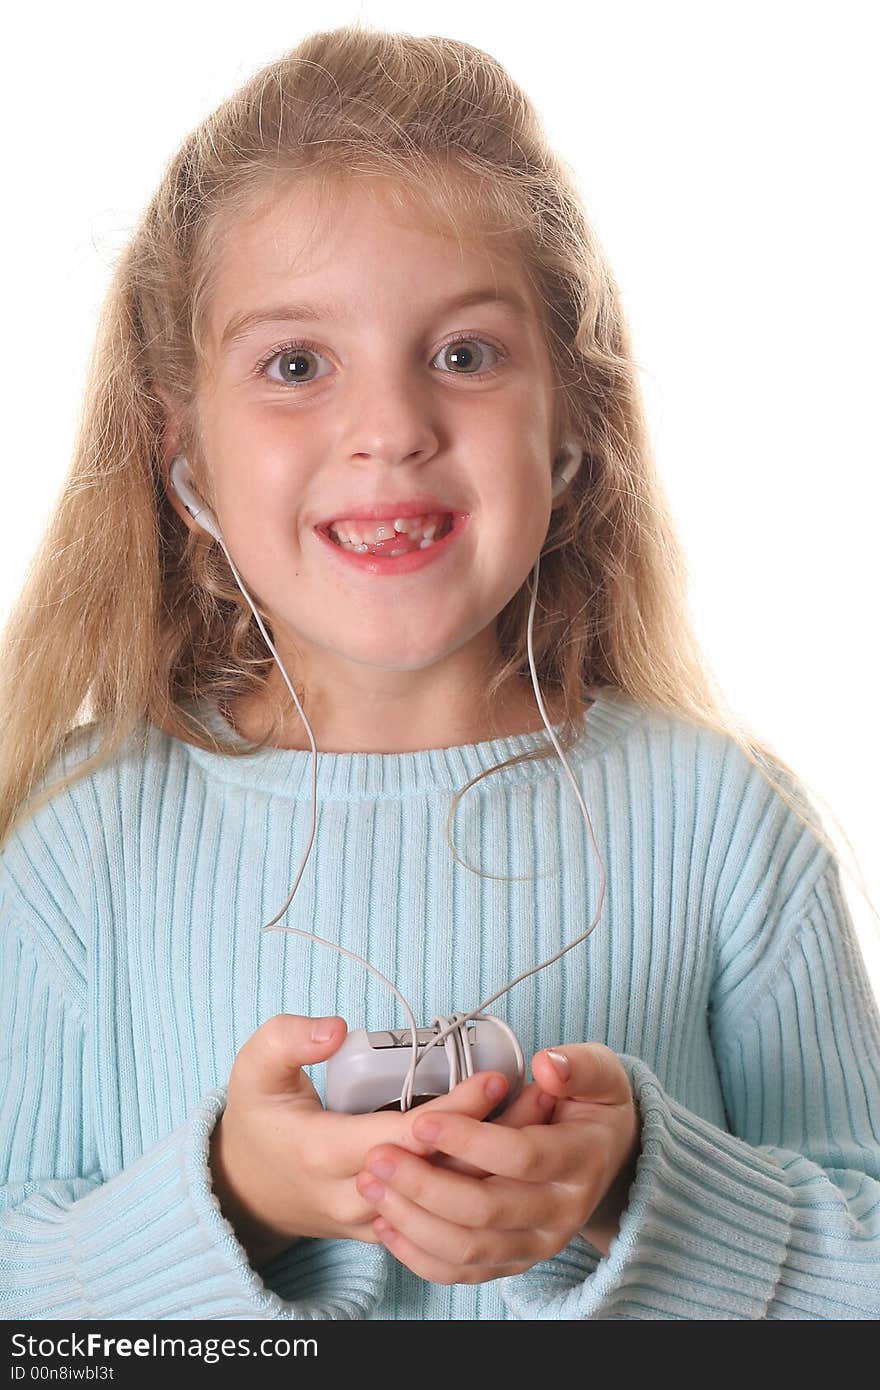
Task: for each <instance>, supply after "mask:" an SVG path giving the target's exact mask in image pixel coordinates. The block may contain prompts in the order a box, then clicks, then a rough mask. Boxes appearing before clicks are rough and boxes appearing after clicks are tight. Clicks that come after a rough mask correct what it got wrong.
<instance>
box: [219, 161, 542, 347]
mask: <svg viewBox="0 0 880 1390" xmlns="http://www.w3.org/2000/svg"><path fill="white" fill-rule="evenodd" d="M441 281H442V282H443V283H440V282H441ZM477 281H479V283H481V284H482V283H489V284H493V283H498V284H501V283H503V284H505V285H508V286H511V287H515V288H516V289H517V290H518V291H519V293H520V295H521V297H522V298H523V299H524V300H525V301H526V302H527V304H528V305H529V307H530V308H531V309H532V311H533V313H534V314H535V317H536V318H537V317H539V308H538V301H537V297H536V296H535V294H534V290H533V287H532V285H531V281H530V277H529V274H528V270H527V267H526V265H525V263H524V260H523V257H522V255H521V251H520V248H519V246H518V244H517V242H516V239H515V237H514V236H513V235H512V234H511V232H510V231H509V229H507V228H499V227H497V226H493V225H492V224H491V221H490V218H489V217H488V215H487V213H486V210H485V208H484V207H482V206H481V204H480V200H479V191H478V190H475V189H473V188H471V187H469V186H468V185H466V184H464V183H461V182H451V181H445V182H444V183H442V184H436V185H435V184H431V183H427V184H424V185H422V186H421V187H420V188H418V189H416V188H414V187H412V186H410V185H408V184H405V183H400V182H395V181H394V180H392V179H390V178H376V177H372V178H369V179H350V180H342V179H334V180H333V181H327V182H324V183H321V182H319V181H318V180H316V179H314V178H308V177H306V178H304V179H299V178H298V179H297V183H296V185H295V186H292V185H291V183H290V181H289V179H288V181H287V182H286V183H282V182H280V181H279V182H278V184H277V185H275V186H272V187H270V188H268V189H266V190H263V191H261V193H260V194H258V195H255V196H254V197H253V199H252V200H251V202H250V204H249V205H248V206H247V207H246V208H244V209H242V210H241V211H239V212H238V214H237V215H235V216H234V217H231V218H229V219H228V220H227V222H226V223H225V224H224V225H223V226H222V227H219V228H218V235H217V237H216V241H215V246H214V251H213V254H212V256H211V293H210V301H211V313H210V319H211V327H210V338H211V341H212V345H213V346H214V348H215V349H216V348H218V347H219V340H220V337H221V336H222V332H223V327H224V324H225V323H226V321H227V319H228V317H229V315H230V314H231V313H232V314H235V313H241V312H247V311H249V310H251V309H256V308H258V307H259V306H260V305H261V303H263V302H266V301H267V296H268V297H277V294H278V293H279V292H282V291H285V290H296V291H297V295H298V297H305V295H306V294H311V293H313V294H314V296H315V298H318V297H320V299H321V300H322V301H326V300H328V299H332V297H333V294H334V290H336V291H339V292H341V294H342V295H343V296H344V298H345V299H346V300H347V301H348V302H352V303H355V304H357V303H361V302H363V304H364V306H365V307H366V306H367V302H368V300H369V298H370V295H371V294H372V295H373V296H374V297H375V298H376V299H378V298H380V297H381V296H382V294H383V292H385V291H387V293H388V296H391V297H394V298H397V299H400V297H401V296H403V297H404V301H403V302H410V301H412V300H418V299H420V298H421V297H425V298H435V297H436V296H437V295H438V294H442V292H443V291H444V290H445V289H446V288H448V287H451V288H452V289H458V288H461V287H467V286H470V285H472V284H474V283H476V282H477Z"/></svg>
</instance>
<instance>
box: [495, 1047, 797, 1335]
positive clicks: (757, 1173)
mask: <svg viewBox="0 0 880 1390" xmlns="http://www.w3.org/2000/svg"><path fill="white" fill-rule="evenodd" d="M620 1061H621V1062H622V1064H623V1066H624V1068H625V1069H626V1072H627V1075H628V1076H629V1079H630V1085H631V1086H632V1091H633V1096H634V1099H635V1102H636V1105H637V1107H638V1110H639V1112H640V1115H641V1122H642V1129H641V1152H640V1154H639V1157H638V1160H637V1165H636V1175H635V1180H634V1182H633V1184H632V1186H631V1188H630V1191H629V1198H628V1203H627V1207H626V1209H625V1211H624V1212H623V1215H622V1216H621V1220H620V1230H619V1232H618V1234H617V1235H616V1236H615V1237H614V1238H613V1240H612V1241H611V1244H610V1248H609V1252H608V1255H607V1256H605V1257H604V1258H603V1259H600V1260H598V1262H597V1260H596V1257H595V1255H591V1253H590V1251H589V1249H588V1247H587V1246H586V1245H585V1243H584V1242H583V1241H582V1240H581V1239H580V1238H579V1237H578V1238H576V1239H575V1240H573V1241H572V1242H570V1244H569V1245H568V1246H566V1248H565V1250H563V1251H561V1252H560V1254H559V1255H556V1256H554V1257H553V1258H552V1259H550V1260H545V1261H542V1262H541V1263H540V1264H536V1265H534V1266H533V1267H532V1268H531V1269H530V1270H528V1271H526V1273H525V1274H518V1275H514V1276H513V1277H511V1278H509V1279H505V1280H502V1281H501V1287H502V1297H503V1298H504V1301H505V1303H506V1305H507V1307H508V1308H509V1309H510V1311H511V1313H512V1314H513V1316H514V1317H518V1318H551V1319H563V1318H596V1319H606V1318H607V1319H616V1318H633V1319H660V1318H683V1319H699V1320H704V1319H724V1320H736V1319H761V1318H764V1317H765V1316H766V1313H767V1308H768V1306H769V1304H770V1302H771V1300H772V1299H773V1296H774V1292H775V1290H776V1286H777V1282H778V1279H779V1275H780V1271H781V1268H782V1266H783V1263H784V1261H785V1255H786V1250H787V1246H788V1236H789V1231H790V1228H791V1225H792V1202H791V1194H790V1192H789V1190H788V1188H787V1187H786V1184H785V1181H784V1179H783V1177H782V1175H781V1170H780V1168H779V1166H778V1164H776V1163H775V1162H774V1161H773V1159H772V1158H771V1157H769V1156H768V1155H767V1154H766V1153H763V1152H761V1151H760V1150H757V1149H754V1148H753V1147H752V1146H751V1145H749V1144H746V1143H745V1142H744V1141H743V1140H741V1139H738V1138H736V1137H735V1136H734V1135H731V1134H728V1133H726V1132H725V1131H724V1130H721V1129H719V1128H718V1127H717V1126H716V1125H713V1124H710V1123H709V1122H708V1121H707V1120H704V1119H702V1118H701V1117H700V1116H698V1115H695V1114H694V1113H693V1112H692V1111H690V1110H687V1109H685V1107H684V1106H683V1105H680V1104H679V1103H678V1101H676V1100H673V1098H672V1097H671V1096H669V1095H667V1094H666V1093H665V1091H664V1090H663V1087H662V1086H661V1084H660V1082H659V1081H658V1080H657V1077H656V1076H655V1075H654V1073H653V1072H652V1071H651V1070H650V1069H649V1068H648V1067H647V1066H646V1065H645V1064H644V1062H642V1061H641V1060H640V1059H639V1058H637V1057H630V1056H627V1055H620Z"/></svg>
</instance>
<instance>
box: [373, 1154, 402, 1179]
mask: <svg viewBox="0 0 880 1390" xmlns="http://www.w3.org/2000/svg"><path fill="white" fill-rule="evenodd" d="M396 1166H397V1165H396V1164H394V1163H392V1162H391V1160H390V1159H388V1158H374V1159H373V1161H372V1163H368V1164H367V1168H368V1169H369V1171H370V1172H371V1173H375V1175H376V1177H377V1178H382V1180H383V1181H384V1182H387V1181H388V1179H389V1178H393V1177H394V1170H395V1168H396Z"/></svg>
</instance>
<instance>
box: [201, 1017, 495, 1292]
mask: <svg viewBox="0 0 880 1390" xmlns="http://www.w3.org/2000/svg"><path fill="white" fill-rule="evenodd" d="M316 1022H321V1023H323V1024H326V1025H327V1028H326V1031H327V1036H326V1038H324V1039H323V1040H315V1038H314V1024H315V1023H316ZM345 1034H346V1023H345V1020H344V1019H341V1018H330V1019H324V1020H312V1019H309V1018H303V1017H300V1016H299V1015H296V1014H278V1015H276V1016H275V1017H274V1018H270V1019H268V1020H267V1021H266V1022H265V1023H264V1024H263V1025H262V1026H261V1027H260V1028H258V1029H257V1030H256V1032H255V1033H254V1034H253V1035H252V1036H251V1037H250V1038H249V1039H248V1040H247V1042H246V1043H245V1044H244V1046H243V1047H242V1048H241V1050H240V1051H239V1053H238V1055H237V1056H236V1058H235V1062H234V1063H233V1067H232V1071H231V1074H230V1077H229V1087H228V1092H227V1101H226V1108H225V1110H224V1112H223V1114H222V1115H221V1116H220V1119H219V1120H218V1122H217V1124H216V1126H215V1128H214V1132H213V1134H212V1136H211V1146H210V1166H211V1173H212V1179H213V1185H214V1191H215V1194H216V1196H217V1198H218V1200H219V1202H220V1206H221V1209H222V1211H223V1214H224V1215H225V1216H226V1218H227V1220H228V1221H229V1222H230V1223H231V1225H232V1226H233V1228H234V1230H235V1232H236V1235H237V1236H238V1239H239V1240H240V1242H241V1243H242V1245H244V1247H245V1249H246V1251H247V1253H248V1258H249V1259H250V1262H251V1264H252V1265H253V1266H254V1267H255V1268H260V1267H261V1266H262V1265H264V1264H267V1263H268V1262H269V1261H270V1260H272V1259H274V1258H275V1257H276V1256H277V1255H279V1254H280V1253H281V1252H282V1250H285V1249H286V1248H287V1247H288V1246H289V1245H291V1244H292V1243H293V1242H294V1241H295V1240H296V1239H297V1238H298V1237H300V1236H319V1237H320V1236H326V1237H335V1238H346V1239H355V1240H362V1241H366V1242H367V1243H370V1244H375V1243H376V1242H377V1241H378V1239H379V1237H378V1235H377V1234H376V1232H375V1231H374V1230H373V1229H372V1225H371V1222H372V1220H373V1218H374V1217H375V1216H376V1214H377V1213H376V1208H375V1206H374V1205H373V1204H372V1203H370V1202H369V1201H367V1200H365V1199H364V1198H363V1197H362V1196H361V1194H360V1193H359V1192H358V1190H357V1188H356V1186H355V1177H356V1176H357V1174H358V1173H359V1172H360V1171H361V1170H362V1168H363V1166H364V1163H365V1160H366V1155H367V1153H368V1152H369V1151H370V1149H372V1148H375V1146H376V1145H377V1144H406V1145H407V1146H408V1148H410V1149H411V1150H412V1151H413V1153H417V1154H423V1155H424V1154H429V1153H430V1152H431V1150H430V1148H429V1146H427V1145H423V1144H420V1143H419V1141H418V1140H416V1139H415V1138H414V1137H413V1134H412V1124H413V1121H414V1119H415V1117H417V1116H421V1115H427V1114H428V1113H429V1112H438V1113H439V1112H443V1111H444V1110H446V1111H448V1110H452V1109H454V1110H455V1111H456V1113H457V1114H458V1115H459V1116H461V1117H465V1116H468V1117H471V1118H472V1119H473V1120H475V1121H476V1120H480V1119H482V1118H483V1117H484V1116H485V1115H487V1114H489V1113H490V1112H491V1111H492V1110H493V1109H494V1108H495V1107H496V1105H497V1104H498V1101H499V1098H500V1096H501V1095H503V1094H504V1090H505V1088H506V1085H507V1082H506V1080H505V1078H504V1077H503V1075H501V1073H500V1072H482V1073H478V1075H477V1076H473V1077H470V1078H469V1079H468V1080H467V1081H463V1082H461V1084H460V1085H458V1086H457V1087H456V1088H455V1090H454V1091H452V1092H450V1094H449V1095H445V1096H439V1097H438V1098H437V1099H436V1100H432V1101H429V1102H427V1103H426V1104H425V1105H421V1106H418V1107H417V1108H416V1109H414V1110H410V1111H407V1112H406V1113H404V1114H401V1113H400V1111H396V1112H395V1111H383V1112H380V1113H377V1114H373V1115H340V1114H336V1113H333V1112H331V1111H327V1110H325V1109H324V1107H323V1106H322V1104H321V1099H320V1096H319V1095H318V1093H317V1091H316V1090H315V1088H314V1086H313V1085H312V1083H311V1081H309V1079H308V1077H307V1076H306V1075H305V1074H304V1073H303V1071H302V1068H303V1067H304V1066H308V1065H310V1064H312V1063H316V1062H324V1061H326V1059H327V1058H328V1057H330V1056H332V1055H333V1053H334V1052H336V1051H337V1050H338V1048H339V1047H340V1046H341V1045H342V1041H343V1039H344V1037H345ZM493 1081H494V1082H495V1083H496V1084H497V1086H498V1091H497V1093H492V1092H491V1090H489V1089H488V1088H489V1087H490V1085H491V1083H492V1082H493Z"/></svg>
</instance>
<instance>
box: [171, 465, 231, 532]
mask: <svg viewBox="0 0 880 1390" xmlns="http://www.w3.org/2000/svg"><path fill="white" fill-rule="evenodd" d="M170 481H171V486H172V487H173V489H174V491H175V492H176V493H177V495H178V497H179V498H180V500H181V502H182V503H183V505H184V506H185V507H186V510H187V511H188V512H189V514H190V516H191V517H192V519H193V521H197V522H198V523H199V525H200V526H201V527H202V529H203V530H204V531H207V532H208V534H209V535H211V536H213V537H214V539H215V540H216V541H222V540H223V536H222V534H221V531H220V525H219V523H218V521H217V518H216V516H215V515H214V513H213V512H212V511H211V508H210V507H206V506H205V503H204V502H203V501H202V499H201V497H199V495H198V493H197V492H193V489H192V486H191V484H192V476H191V474H190V471H189V463H188V462H187V460H186V458H185V457H184V455H183V454H178V455H177V458H176V459H174V461H173V462H172V464H171V474H170Z"/></svg>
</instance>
